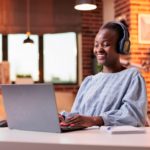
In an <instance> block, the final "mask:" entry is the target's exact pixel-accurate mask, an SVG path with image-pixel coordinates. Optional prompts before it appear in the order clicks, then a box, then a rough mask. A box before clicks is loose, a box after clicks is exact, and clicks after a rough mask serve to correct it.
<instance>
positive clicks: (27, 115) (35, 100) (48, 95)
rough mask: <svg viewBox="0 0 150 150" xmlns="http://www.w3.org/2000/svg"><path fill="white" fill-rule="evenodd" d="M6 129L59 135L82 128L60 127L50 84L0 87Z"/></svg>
mask: <svg viewBox="0 0 150 150" xmlns="http://www.w3.org/2000/svg"><path fill="white" fill-rule="evenodd" d="M1 86H2V94H3V99H4V106H5V110H6V115H7V123H8V127H9V128H11V129H19V130H27V131H41V132H53V133H60V132H66V131H73V130H78V129H82V127H70V126H69V127H60V124H59V118H58V111H57V105H56V99H55V94H54V88H53V85H52V84H28V85H27V84H22V85H16V84H11V85H8V84H7V85H1Z"/></svg>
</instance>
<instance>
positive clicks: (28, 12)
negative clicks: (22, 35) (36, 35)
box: [23, 0, 34, 44]
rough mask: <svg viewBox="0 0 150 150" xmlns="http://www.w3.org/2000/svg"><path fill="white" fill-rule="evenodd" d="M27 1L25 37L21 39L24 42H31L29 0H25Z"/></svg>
mask: <svg viewBox="0 0 150 150" xmlns="http://www.w3.org/2000/svg"><path fill="white" fill-rule="evenodd" d="M26 2H27V5H26V6H27V33H26V35H27V38H26V39H25V40H24V41H23V43H24V44H27V43H29V44H33V43H34V41H33V40H32V39H31V38H30V34H31V33H30V1H29V0H26Z"/></svg>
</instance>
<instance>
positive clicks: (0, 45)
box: [0, 34, 2, 62]
mask: <svg viewBox="0 0 150 150" xmlns="http://www.w3.org/2000/svg"><path fill="white" fill-rule="evenodd" d="M0 62H2V34H0Z"/></svg>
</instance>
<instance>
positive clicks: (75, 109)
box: [71, 76, 92, 113]
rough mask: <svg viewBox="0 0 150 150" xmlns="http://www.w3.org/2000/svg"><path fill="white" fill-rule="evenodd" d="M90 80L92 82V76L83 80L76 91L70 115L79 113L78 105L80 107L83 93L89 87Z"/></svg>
mask: <svg viewBox="0 0 150 150" xmlns="http://www.w3.org/2000/svg"><path fill="white" fill-rule="evenodd" d="M91 80H92V76H88V77H86V78H85V79H84V80H83V82H82V84H81V86H80V88H79V90H78V93H77V95H76V98H75V101H74V103H73V106H72V109H71V112H72V113H79V109H80V105H81V102H82V99H83V96H84V93H86V91H87V88H88V87H89V86H90V81H91Z"/></svg>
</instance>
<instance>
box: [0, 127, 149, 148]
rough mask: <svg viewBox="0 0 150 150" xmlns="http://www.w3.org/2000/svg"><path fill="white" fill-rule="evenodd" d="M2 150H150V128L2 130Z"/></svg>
mask: <svg viewBox="0 0 150 150" xmlns="http://www.w3.org/2000/svg"><path fill="white" fill-rule="evenodd" d="M0 149H1V150H10V149H14V150H150V128H146V133H143V134H120V135H111V134H108V133H105V132H102V131H100V130H99V129H98V128H91V129H86V130H82V131H74V132H68V133H44V132H31V131H19V130H10V129H8V128H0Z"/></svg>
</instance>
